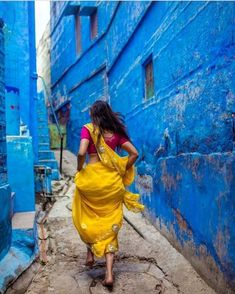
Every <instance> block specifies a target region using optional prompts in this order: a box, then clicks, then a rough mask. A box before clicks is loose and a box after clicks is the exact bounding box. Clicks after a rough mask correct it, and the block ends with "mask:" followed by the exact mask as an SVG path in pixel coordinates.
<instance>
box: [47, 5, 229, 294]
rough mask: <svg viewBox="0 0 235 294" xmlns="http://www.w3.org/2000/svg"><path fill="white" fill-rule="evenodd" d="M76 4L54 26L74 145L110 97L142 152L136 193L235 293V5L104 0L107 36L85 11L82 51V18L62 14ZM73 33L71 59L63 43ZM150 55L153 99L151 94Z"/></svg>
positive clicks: (214, 281)
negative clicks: (78, 47) (94, 32)
mask: <svg viewBox="0 0 235 294" xmlns="http://www.w3.org/2000/svg"><path fill="white" fill-rule="evenodd" d="M69 5H70V4H69V3H67V4H63V5H62V6H61V7H58V9H57V16H55V15H54V14H53V11H52V32H51V38H52V44H55V45H53V46H52V73H53V74H52V94H53V95H54V101H55V104H57V105H59V104H60V102H61V101H63V99H64V100H69V101H71V112H70V115H71V117H70V121H69V123H68V126H67V128H68V130H67V138H68V148H69V149H70V150H72V151H73V152H74V153H76V152H77V150H78V144H79V133H80V129H81V126H82V124H84V123H86V122H87V120H88V119H89V117H88V110H89V106H90V105H91V103H92V102H93V101H94V100H96V99H99V98H101V97H103V96H104V97H105V99H107V100H108V101H110V103H111V105H112V107H113V108H114V110H117V111H121V112H122V113H123V114H124V115H125V117H126V122H127V125H128V128H129V131H130V135H131V138H132V140H133V142H134V144H135V145H136V146H137V147H138V150H139V152H140V157H139V160H138V163H137V177H136V183H135V187H133V189H135V190H138V191H139V192H140V193H141V194H142V199H143V201H144V203H145V204H146V207H147V210H146V215H147V216H148V217H149V218H150V219H151V220H152V222H153V223H154V224H155V225H156V227H157V228H158V229H159V230H160V231H161V232H162V233H163V234H164V235H165V236H166V237H167V238H168V239H169V240H170V242H172V244H173V245H174V246H175V247H177V248H178V249H179V250H180V251H181V252H182V253H183V254H184V255H185V256H186V257H187V258H188V259H189V260H190V261H191V262H192V263H193V264H194V266H195V267H196V269H197V270H198V271H199V272H200V273H201V274H202V275H203V276H204V277H205V278H206V279H207V281H208V282H209V283H210V284H211V285H213V286H214V287H216V288H217V290H218V291H220V293H226V291H229V290H228V289H229V288H230V289H232V288H233V289H234V288H235V248H234V246H233V244H234V243H235V228H234V225H233V224H234V221H235V216H234V213H233V211H234V207H235V198H234V195H235V179H234V174H235V153H234V149H233V145H234V142H233V140H234V138H235V137H234V134H233V127H232V124H233V121H232V120H233V118H232V113H235V82H234V78H232V77H233V75H234V70H235V66H234V53H235V45H234V37H235V33H234V17H235V4H234V3H233V2H161V1H160V2H150V1H149V2H147V1H146V2H134V1H132V2H121V3H120V2H119V3H118V2H112V3H106V2H105V3H102V2H97V7H98V8H97V9H98V36H97V38H96V39H95V40H94V41H89V30H88V29H87V26H89V22H88V21H87V16H85V17H84V16H81V27H83V29H82V32H83V34H82V46H83V48H82V52H81V53H80V54H76V51H75V38H74V34H75V31H74V16H64V17H61V18H59V16H60V15H63V14H64V15H65V14H66V12H67V11H69V10H68V6H69ZM89 5H96V3H95V2H93V3H90V4H88V3H86V2H82V3H81V7H80V10H81V11H82V10H84V7H86V6H89ZM56 24H57V25H56ZM67 25H68V26H70V33H71V32H72V34H70V33H69V31H68V28H67ZM72 27H73V30H72ZM66 32H67V33H69V34H70V35H68V34H66ZM58 34H60V35H58ZM65 36H66V38H67V39H66V40H68V42H69V44H70V45H71V46H70V49H71V50H70V52H69V56H68V55H67V53H66V50H65V46H63V47H60V45H59V44H66V42H65ZM57 45H58V47H57V49H56V50H55V46H57ZM150 55H151V56H152V59H153V69H154V96H153V97H152V98H151V99H148V100H146V99H145V97H144V67H143V65H144V63H145V61H146V59H147V58H148V57H149V56H150ZM61 97H64V98H63V99H61ZM136 125H138V132H136V131H135V130H136ZM234 131H235V130H234Z"/></svg>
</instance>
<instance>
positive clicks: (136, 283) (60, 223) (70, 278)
mask: <svg viewBox="0 0 235 294" xmlns="http://www.w3.org/2000/svg"><path fill="white" fill-rule="evenodd" d="M56 156H57V157H59V154H58V153H57V152H56ZM75 166H76V158H75V156H74V155H73V154H71V153H70V152H68V151H65V153H64V158H63V171H64V179H63V180H61V181H59V182H54V186H53V190H54V194H55V198H56V202H55V203H54V204H52V203H49V204H48V205H47V207H49V209H48V211H49V210H50V211H49V213H48V215H47V216H46V217H45V216H44V215H43V213H42V216H41V218H42V219H43V217H44V223H43V224H42V225H39V238H40V239H41V240H39V241H40V249H41V254H40V258H39V259H38V260H37V261H36V262H35V263H34V264H33V265H32V268H31V269H29V270H28V272H29V273H31V274H28V275H27V271H26V273H25V274H24V275H23V276H22V277H21V279H19V281H18V282H16V283H15V285H13V286H12V287H11V288H10V289H9V290H8V292H7V293H8V294H9V293H12V294H13V293H14V294H15V293H27V294H41V293H45V294H47V293H48V294H49V293H56V294H64V293H65V294H67V293H70V294H75V293H76V294H78V293H79V294H83V293H84V294H86V293H93V294H101V293H109V290H108V289H106V288H105V287H103V286H102V284H101V281H102V279H103V277H104V270H105V262H104V259H98V260H96V263H95V265H94V266H93V267H92V268H89V267H86V266H84V262H85V258H86V247H85V245H84V244H83V243H82V241H81V240H80V238H79V235H78V233H77V231H76V229H75V227H74V225H73V222H72V218H71V211H70V209H71V199H72V197H73V191H74V184H73V179H72V177H73V175H74V173H75ZM39 216H40V214H39ZM125 218H126V220H125V221H124V224H123V227H122V229H121V231H120V233H119V246H120V250H119V252H118V254H117V255H116V258H115V264H114V274H115V284H114V288H113V291H112V293H131V294H132V293H134V294H143V293H145V294H147V293H154V294H163V293H167V294H175V293H190V294H199V293H205V294H212V293H216V292H215V291H214V290H212V289H211V288H210V287H209V286H208V285H207V284H206V283H205V282H204V281H203V279H202V278H201V277H200V276H199V275H198V274H197V272H196V271H195V270H194V269H193V267H192V266H191V265H190V263H189V262H188V261H187V260H186V259H185V258H184V257H183V256H182V255H181V254H180V253H179V252H177V251H176V249H174V248H173V247H172V246H171V245H170V243H169V242H168V241H167V240H166V239H165V237H163V236H162V235H161V234H160V233H159V232H158V231H157V230H156V229H155V228H154V227H153V226H152V225H151V224H150V223H149V222H148V221H147V220H146V219H145V218H144V217H143V216H142V215H141V214H134V213H131V212H128V211H126V210H125ZM133 225H134V226H133ZM23 282H24V283H23ZM20 285H21V286H20ZM22 285H25V286H24V287H25V290H24V292H22V290H23V286H22Z"/></svg>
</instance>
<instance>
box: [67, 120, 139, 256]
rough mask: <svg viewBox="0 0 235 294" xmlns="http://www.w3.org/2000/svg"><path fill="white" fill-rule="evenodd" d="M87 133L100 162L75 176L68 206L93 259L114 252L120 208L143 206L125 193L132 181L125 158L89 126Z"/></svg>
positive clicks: (136, 197)
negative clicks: (70, 202)
mask: <svg viewBox="0 0 235 294" xmlns="http://www.w3.org/2000/svg"><path fill="white" fill-rule="evenodd" d="M85 127H86V128H87V129H88V130H89V131H90V134H91V137H92V140H93V142H94V144H95V145H96V149H97V152H98V155H99V158H100V161H98V162H96V163H88V164H87V165H86V166H85V168H83V169H82V170H81V171H79V172H77V173H76V175H75V178H74V182H75V185H76V188H75V193H74V198H73V202H72V218H73V223H74V225H75V227H76V229H77V231H78V233H79V235H80V237H81V239H82V241H83V242H85V243H86V244H87V246H89V247H90V248H91V250H92V252H93V253H94V254H95V255H96V256H97V257H102V256H103V255H104V254H105V253H107V252H116V251H117V250H118V232H119V230H120V228H121V226H122V223H123V204H124V205H125V206H126V207H127V209H129V210H131V211H133V212H140V211H142V210H143V209H144V205H143V204H141V203H139V202H138V199H139V194H134V193H131V192H129V191H127V190H126V186H129V185H130V184H131V183H132V182H133V180H134V176H135V173H134V166H132V167H131V168H130V169H128V170H126V164H127V162H128V156H125V157H120V156H119V155H118V154H117V153H116V152H115V151H114V150H112V148H110V147H109V146H108V145H107V144H106V143H105V141H104V139H103V137H102V136H100V138H99V140H98V134H99V130H98V129H97V128H94V126H93V124H91V123H90V124H87V125H85ZM98 141H99V142H98Z"/></svg>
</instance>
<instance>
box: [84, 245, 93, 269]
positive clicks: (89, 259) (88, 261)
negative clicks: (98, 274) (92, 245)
mask: <svg viewBox="0 0 235 294" xmlns="http://www.w3.org/2000/svg"><path fill="white" fill-rule="evenodd" d="M94 263H95V260H94V254H93V253H92V251H91V250H90V249H89V248H87V257H86V263H85V265H86V266H92V265H93V264H94Z"/></svg>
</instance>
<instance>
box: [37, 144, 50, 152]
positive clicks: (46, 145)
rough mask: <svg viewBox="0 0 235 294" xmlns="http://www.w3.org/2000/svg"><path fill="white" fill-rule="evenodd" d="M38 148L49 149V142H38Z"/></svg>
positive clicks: (40, 149) (41, 149)
mask: <svg viewBox="0 0 235 294" xmlns="http://www.w3.org/2000/svg"><path fill="white" fill-rule="evenodd" d="M38 150H39V151H46V150H50V144H49V143H39V144H38Z"/></svg>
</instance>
